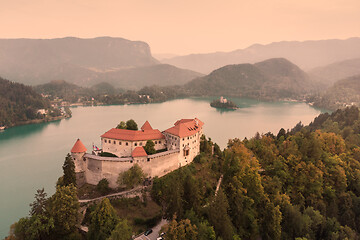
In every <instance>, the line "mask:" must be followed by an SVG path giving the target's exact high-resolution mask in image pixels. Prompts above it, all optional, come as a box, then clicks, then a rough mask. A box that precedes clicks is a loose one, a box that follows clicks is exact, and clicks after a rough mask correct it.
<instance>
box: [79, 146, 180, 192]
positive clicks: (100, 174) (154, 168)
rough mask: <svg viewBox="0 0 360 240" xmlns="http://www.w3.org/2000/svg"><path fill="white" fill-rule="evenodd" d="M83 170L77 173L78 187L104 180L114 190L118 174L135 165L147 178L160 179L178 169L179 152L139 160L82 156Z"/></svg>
mask: <svg viewBox="0 0 360 240" xmlns="http://www.w3.org/2000/svg"><path fill="white" fill-rule="evenodd" d="M80 161H84V163H85V164H84V169H83V171H78V172H77V179H78V180H77V181H78V183H79V184H80V185H82V184H83V183H85V182H86V183H89V184H92V185H96V184H98V182H99V181H100V180H101V179H103V178H106V179H107V180H108V181H109V186H110V187H111V188H116V187H117V186H118V185H117V183H116V181H117V178H118V176H119V173H121V172H125V171H127V170H129V169H130V168H131V167H132V166H133V165H134V164H135V163H137V164H139V166H140V167H141V168H142V169H143V171H144V173H145V174H146V175H147V177H155V176H158V177H161V176H163V175H165V174H167V173H169V172H171V171H173V170H175V169H177V168H178V167H179V150H172V151H166V152H162V153H157V154H153V155H150V156H148V157H140V158H131V157H130V158H113V157H100V156H97V155H91V154H85V155H84V156H83V160H80Z"/></svg>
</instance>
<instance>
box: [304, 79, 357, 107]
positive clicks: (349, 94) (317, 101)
mask: <svg viewBox="0 0 360 240" xmlns="http://www.w3.org/2000/svg"><path fill="white" fill-rule="evenodd" d="M310 101H312V102H313V104H314V106H316V107H320V108H326V109H330V110H336V109H338V108H344V107H346V106H351V105H356V106H360V75H356V76H352V77H349V78H346V79H342V80H339V81H337V82H335V83H334V85H333V86H331V87H330V88H328V89H326V90H325V91H324V92H322V93H321V94H320V95H317V96H315V97H313V99H310Z"/></svg>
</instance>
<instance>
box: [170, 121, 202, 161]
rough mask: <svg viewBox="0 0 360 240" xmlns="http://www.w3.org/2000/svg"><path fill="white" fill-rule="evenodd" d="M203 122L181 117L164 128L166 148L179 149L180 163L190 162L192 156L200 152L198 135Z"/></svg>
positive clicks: (199, 135)
mask: <svg viewBox="0 0 360 240" xmlns="http://www.w3.org/2000/svg"><path fill="white" fill-rule="evenodd" d="M203 125H204V123H203V122H202V121H200V120H199V119H197V118H194V119H181V120H178V121H176V122H175V124H174V126H173V127H171V128H169V129H167V130H165V131H164V132H163V134H164V135H165V138H166V147H167V149H168V150H172V149H180V156H179V161H180V165H181V166H183V165H186V164H188V163H189V162H192V160H193V159H194V157H195V156H196V155H198V154H199V153H200V137H201V135H202V127H203Z"/></svg>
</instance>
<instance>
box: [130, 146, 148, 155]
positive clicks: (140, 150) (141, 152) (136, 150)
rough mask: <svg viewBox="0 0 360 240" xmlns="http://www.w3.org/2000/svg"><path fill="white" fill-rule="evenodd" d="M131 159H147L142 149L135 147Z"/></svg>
mask: <svg viewBox="0 0 360 240" xmlns="http://www.w3.org/2000/svg"><path fill="white" fill-rule="evenodd" d="M131 156H132V157H133V158H137V157H147V153H146V151H145V149H144V148H143V147H136V148H135V149H134V151H133V152H132V153H131Z"/></svg>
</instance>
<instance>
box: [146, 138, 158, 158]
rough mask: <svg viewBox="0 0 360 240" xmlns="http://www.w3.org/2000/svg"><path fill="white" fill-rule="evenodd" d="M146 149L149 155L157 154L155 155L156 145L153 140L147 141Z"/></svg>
mask: <svg viewBox="0 0 360 240" xmlns="http://www.w3.org/2000/svg"><path fill="white" fill-rule="evenodd" d="M144 149H145V152H146V153H147V154H148V155H151V154H155V153H156V150H155V143H154V142H153V141H152V140H147V141H146V145H145V146H144Z"/></svg>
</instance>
